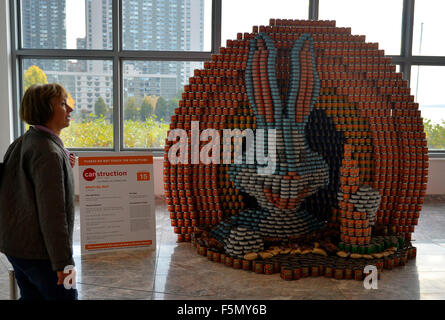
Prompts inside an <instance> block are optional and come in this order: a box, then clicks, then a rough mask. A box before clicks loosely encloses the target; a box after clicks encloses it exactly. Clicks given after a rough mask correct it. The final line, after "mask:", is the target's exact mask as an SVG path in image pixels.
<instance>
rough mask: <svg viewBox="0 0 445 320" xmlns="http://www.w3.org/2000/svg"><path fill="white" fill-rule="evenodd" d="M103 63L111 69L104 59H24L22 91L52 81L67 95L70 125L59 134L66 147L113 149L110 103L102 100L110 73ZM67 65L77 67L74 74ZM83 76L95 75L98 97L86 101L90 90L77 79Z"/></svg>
mask: <svg viewBox="0 0 445 320" xmlns="http://www.w3.org/2000/svg"><path fill="white" fill-rule="evenodd" d="M104 64H108V65H109V68H108V70H112V62H111V61H104V60H62V59H60V60H54V59H51V60H49V59H24V60H23V69H22V70H23V84H22V85H23V89H24V90H23V92H24V91H25V90H26V89H27V88H28V87H29V86H31V85H33V84H36V83H54V82H55V83H60V84H61V85H62V86H63V87H64V88H65V89H66V91H67V92H68V103H69V104H70V105H71V106H72V107H73V109H74V111H73V112H72V114H71V123H70V126H69V127H68V128H65V129H64V130H62V133H61V138H62V140H63V142H64V144H65V146H66V147H67V148H112V147H113V104H112V103H110V104H107V103H105V101H104V99H105V95H106V93H107V92H109V91H108V90H112V88H107V87H106V86H105V81H106V80H105V78H106V76H110V75H111V73H110V72H105V71H103V70H101V68H103V66H104ZM67 65H71V66H74V65H76V68H74V70H76V71H67ZM82 74H89V75H92V76H97V78H98V79H99V83H98V85H97V86H96V85H93V88H94V89H95V90H96V91H98V96H97V97H92V99H88V97H90V96H91V93H88V91H89V89H91V88H90V87H89V86H88V85H87V84H86V83H85V82H86V80H85V79H86V78H85V77H82V78H81V79H82V80H80V83H81V84H80V86H79V85H78V83H79V80H78V76H79V75H82ZM106 89H108V90H106ZM111 101H112V99H111ZM88 102H90V103H91V104H89V103H88Z"/></svg>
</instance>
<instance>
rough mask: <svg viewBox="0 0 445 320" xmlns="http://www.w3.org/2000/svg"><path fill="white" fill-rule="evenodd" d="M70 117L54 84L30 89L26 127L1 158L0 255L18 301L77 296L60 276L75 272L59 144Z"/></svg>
mask: <svg viewBox="0 0 445 320" xmlns="http://www.w3.org/2000/svg"><path fill="white" fill-rule="evenodd" d="M72 111H73V109H72V108H71V107H70V106H69V105H68V103H67V94H66V91H65V89H64V88H63V87H62V86H60V85H59V84H45V85H33V86H31V87H30V88H29V89H28V90H26V92H25V95H24V96H23V99H22V103H21V105H20V118H21V119H22V121H24V122H26V123H28V124H29V125H31V127H30V128H29V130H28V131H27V132H26V133H25V134H24V135H22V136H21V137H20V138H18V139H17V140H15V141H14V142H13V143H12V144H11V145H10V146H9V148H8V150H7V152H6V154H5V157H4V164H3V174H2V178H1V182H0V251H1V252H3V253H4V254H5V255H6V256H7V258H8V260H9V262H10V263H11V264H12V266H13V268H14V272H15V276H16V279H17V284H18V286H19V288H20V295H21V299H23V300H29V299H34V300H35V299H45V300H59V299H62V300H72V299H74V300H75V299H77V290H76V289H69V288H68V289H66V288H65V285H64V280H65V278H66V277H67V276H68V275H70V278H72V277H73V276H74V275H72V274H71V272H70V273H68V272H67V273H64V269H65V267H68V269H71V271H72V266H74V260H73V249H72V244H73V240H72V239H73V226H74V182H73V181H74V180H73V173H72V166H73V165H74V163H73V156H71V157H70V153H69V152H68V150H66V149H65V148H64V146H63V142H62V140H60V138H59V135H60V132H61V131H62V129H64V128H66V127H68V126H69V123H70V114H71V112H72ZM70 266H71V267H70ZM70 278H68V279H70ZM68 279H66V280H67V281H68ZM67 281H65V282H67ZM67 287H69V286H67Z"/></svg>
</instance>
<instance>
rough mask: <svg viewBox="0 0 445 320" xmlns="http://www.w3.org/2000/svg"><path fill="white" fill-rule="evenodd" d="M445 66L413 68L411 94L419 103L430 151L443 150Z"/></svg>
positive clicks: (444, 137)
mask: <svg viewBox="0 0 445 320" xmlns="http://www.w3.org/2000/svg"><path fill="white" fill-rule="evenodd" d="M444 75H445V66H413V67H412V68H411V92H412V94H413V95H414V96H415V100H416V101H417V102H418V103H419V107H420V110H421V112H422V117H423V120H424V125H425V132H426V136H427V141H428V147H429V148H430V149H445V91H444V90H443V77H444Z"/></svg>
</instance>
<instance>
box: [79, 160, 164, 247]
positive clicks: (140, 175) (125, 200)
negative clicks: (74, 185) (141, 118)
mask: <svg viewBox="0 0 445 320" xmlns="http://www.w3.org/2000/svg"><path fill="white" fill-rule="evenodd" d="M79 193H80V197H79V201H80V235H81V252H82V253H89V252H98V251H103V250H111V249H122V248H137V247H153V248H156V218H155V202H154V185H153V156H152V155H150V154H145V153H144V154H141V153H137V154H134V153H131V154H129V153H105V154H104V153H100V154H94V153H92V154H89V155H88V156H81V157H79Z"/></svg>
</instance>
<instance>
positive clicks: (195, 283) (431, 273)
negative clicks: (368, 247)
mask: <svg viewBox="0 0 445 320" xmlns="http://www.w3.org/2000/svg"><path fill="white" fill-rule="evenodd" d="M166 212H167V211H166V207H165V206H164V205H163V204H161V203H160V204H158V206H157V208H156V218H157V247H156V250H147V249H141V250H121V251H118V252H106V253H100V254H90V255H84V256H81V255H80V230H79V217H78V216H77V217H76V228H75V236H74V237H75V238H74V240H75V247H74V250H75V261H76V268H77V274H78V276H77V287H78V290H79V298H80V299H246V300H249V299H445V201H428V202H426V203H425V205H424V207H423V212H422V215H421V217H420V220H419V225H418V226H417V228H416V232H415V233H414V234H413V239H415V246H416V247H417V259H415V260H409V261H408V264H407V265H406V266H404V267H400V268H397V269H395V270H391V271H388V270H384V272H383V274H382V277H381V279H380V280H379V282H378V289H377V290H366V289H364V287H363V283H362V282H359V281H353V280H334V279H327V278H324V277H318V278H305V279H301V280H298V281H283V280H282V279H281V278H280V276H279V275H278V274H274V275H257V274H255V273H252V272H246V271H241V270H235V269H232V268H228V267H225V266H224V265H222V264H219V263H213V262H209V261H208V260H207V258H205V257H202V256H199V255H197V254H196V251H195V249H194V248H193V247H192V246H191V245H190V244H187V243H180V244H178V243H176V237H175V235H174V234H173V232H172V229H171V227H170V220H169V215H168V214H167V213H166ZM8 267H9V263H8V262H7V260H6V258H5V257H4V256H3V255H1V254H0V299H9V280H8V272H7V270H8Z"/></svg>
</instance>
